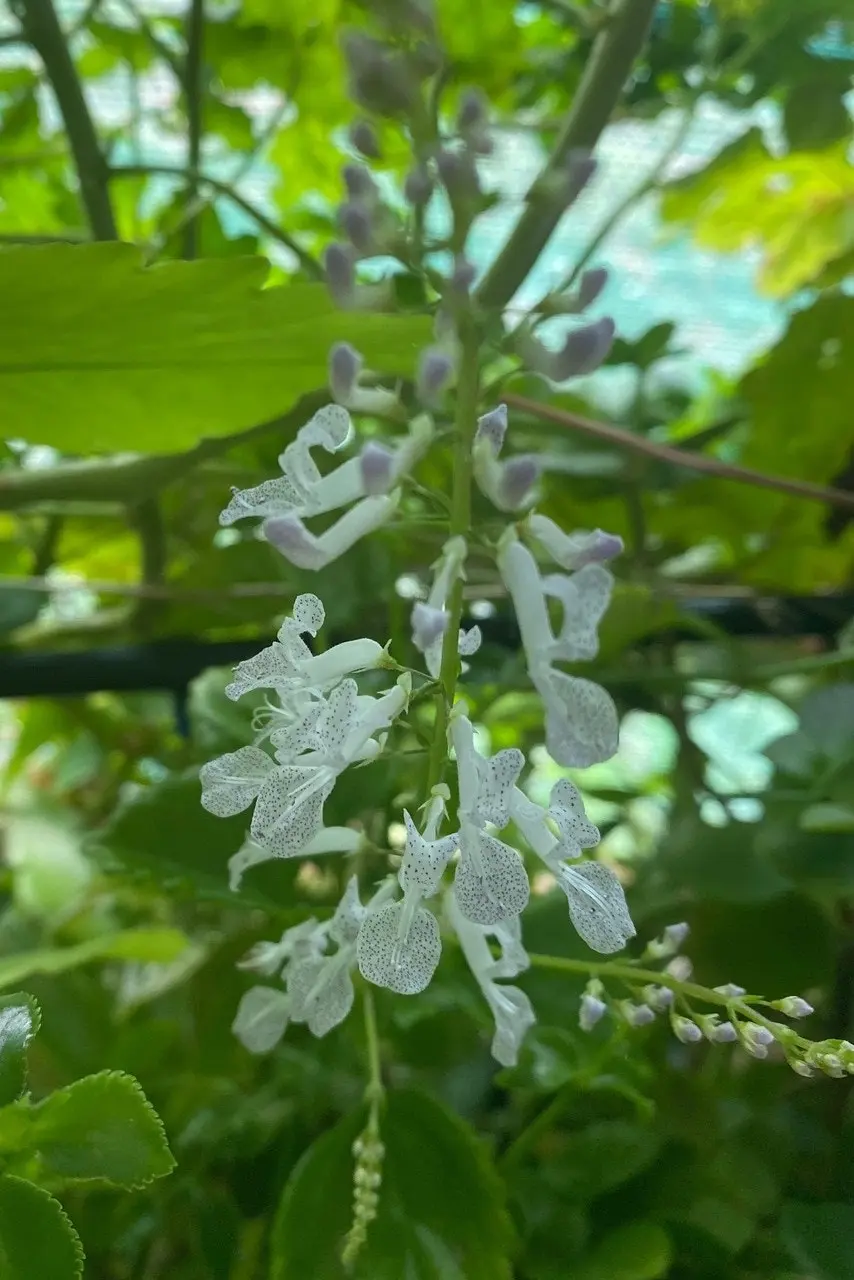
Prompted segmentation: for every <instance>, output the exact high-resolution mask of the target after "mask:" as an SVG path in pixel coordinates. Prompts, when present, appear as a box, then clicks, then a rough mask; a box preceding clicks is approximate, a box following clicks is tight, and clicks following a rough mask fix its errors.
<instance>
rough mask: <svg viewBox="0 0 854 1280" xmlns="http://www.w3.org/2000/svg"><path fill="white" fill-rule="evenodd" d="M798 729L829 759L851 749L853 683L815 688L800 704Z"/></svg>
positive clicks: (846, 752)
mask: <svg viewBox="0 0 854 1280" xmlns="http://www.w3.org/2000/svg"><path fill="white" fill-rule="evenodd" d="M800 718H801V729H802V731H803V732H804V733H805V734H806V735H807V737H808V738H810V739H811V741H812V742H814V743H815V744H816V746H817V747H818V748H819V750H820V751H821V753H822V755H824V756H826V757H827V758H828V759H830V760H836V759H840V758H845V757H847V756H849V755H850V754H851V752H852V749H854V684H831V685H827V686H825V687H824V688H822V689H816V690H814V691H813V692H812V693H811V694H809V695H808V697H806V698H805V699H804V701H803V702H802V703H801V707H800Z"/></svg>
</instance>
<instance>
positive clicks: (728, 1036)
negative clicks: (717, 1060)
mask: <svg viewBox="0 0 854 1280" xmlns="http://www.w3.org/2000/svg"><path fill="white" fill-rule="evenodd" d="M709 1039H710V1040H713V1041H714V1042H715V1044H734V1043H735V1041H736V1040H737V1039H738V1032H737V1031H736V1029H735V1027H734V1026H733V1025H732V1023H731V1022H719V1023H718V1025H717V1026H716V1027H715V1028H714V1029H713V1030H712V1032H711V1035H710V1036H709Z"/></svg>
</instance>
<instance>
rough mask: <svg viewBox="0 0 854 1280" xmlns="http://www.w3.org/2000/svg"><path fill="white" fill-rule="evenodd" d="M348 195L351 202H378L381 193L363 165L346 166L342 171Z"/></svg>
mask: <svg viewBox="0 0 854 1280" xmlns="http://www.w3.org/2000/svg"><path fill="white" fill-rule="evenodd" d="M341 177H342V178H343V179H344V186H345V187H346V188H347V195H348V196H349V197H350V199H351V200H365V201H367V202H368V203H370V202H371V201H373V200H376V199H377V197H378V195H379V192H378V191H377V186H376V183H375V182H374V180H373V178H372V177H371V175H370V173H369V171H368V170H367V169H366V168H365V166H364V165H363V164H345V166H344V168H343V169H342V170H341Z"/></svg>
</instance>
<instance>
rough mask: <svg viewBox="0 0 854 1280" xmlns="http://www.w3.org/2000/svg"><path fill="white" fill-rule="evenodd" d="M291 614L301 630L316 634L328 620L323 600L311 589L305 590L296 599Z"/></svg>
mask: <svg viewBox="0 0 854 1280" xmlns="http://www.w3.org/2000/svg"><path fill="white" fill-rule="evenodd" d="M291 616H292V617H293V620H294V622H295V623H296V625H297V626H298V627H299V629H300V631H301V632H304V631H307V632H308V633H309V635H312V636H316V635H317V633H318V631H319V630H320V628H321V627H322V626H323V624H324V622H325V621H326V610H325V609H324V607H323V601H322V600H321V599H320V597H319V596H316V595H314V593H313V592H311V591H305V592H303V594H302V595H298V596H297V598H296V600H294V607H293V610H292V614H291Z"/></svg>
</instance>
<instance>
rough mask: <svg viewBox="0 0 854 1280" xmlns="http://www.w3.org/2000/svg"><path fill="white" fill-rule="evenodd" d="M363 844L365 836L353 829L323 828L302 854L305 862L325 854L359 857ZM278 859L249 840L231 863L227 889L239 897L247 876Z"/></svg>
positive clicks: (313, 837)
mask: <svg viewBox="0 0 854 1280" xmlns="http://www.w3.org/2000/svg"><path fill="white" fill-rule="evenodd" d="M361 843H362V834H361V832H359V831H356V830H355V829H354V828H353V827H321V829H320V830H319V831H318V832H317V834H316V835H314V836H312V838H311V840H309V842H308V844H307V845H306V846H305V848H304V849H302V850H301V851H300V854H301V856H302V857H304V858H318V857H321V856H322V855H323V854H325V853H356V852H357V851H358V849H359V847H360V845H361ZM277 856H278V855H277V854H275V853H273V852H272V850H271V849H265V848H264V846H263V845H260V844H256V843H255V841H254V840H253V839H252V837H251V835H250V836H247V837H246V839H245V840H244V842H243V844H242V845H241V847H240V848H239V849H238V850H237V853H233V854H232V855H231V857H230V858H229V860H228V887H229V889H230V890H231V891H232V893H237V891H238V890H239V888H240V884H241V881H242V880H243V876H244V873H245V872H246V871H248V870H249V868H250V867H254V866H257V864H258V863H259V862H269V861H270V860H271V859H273V858H275V857H277Z"/></svg>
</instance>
